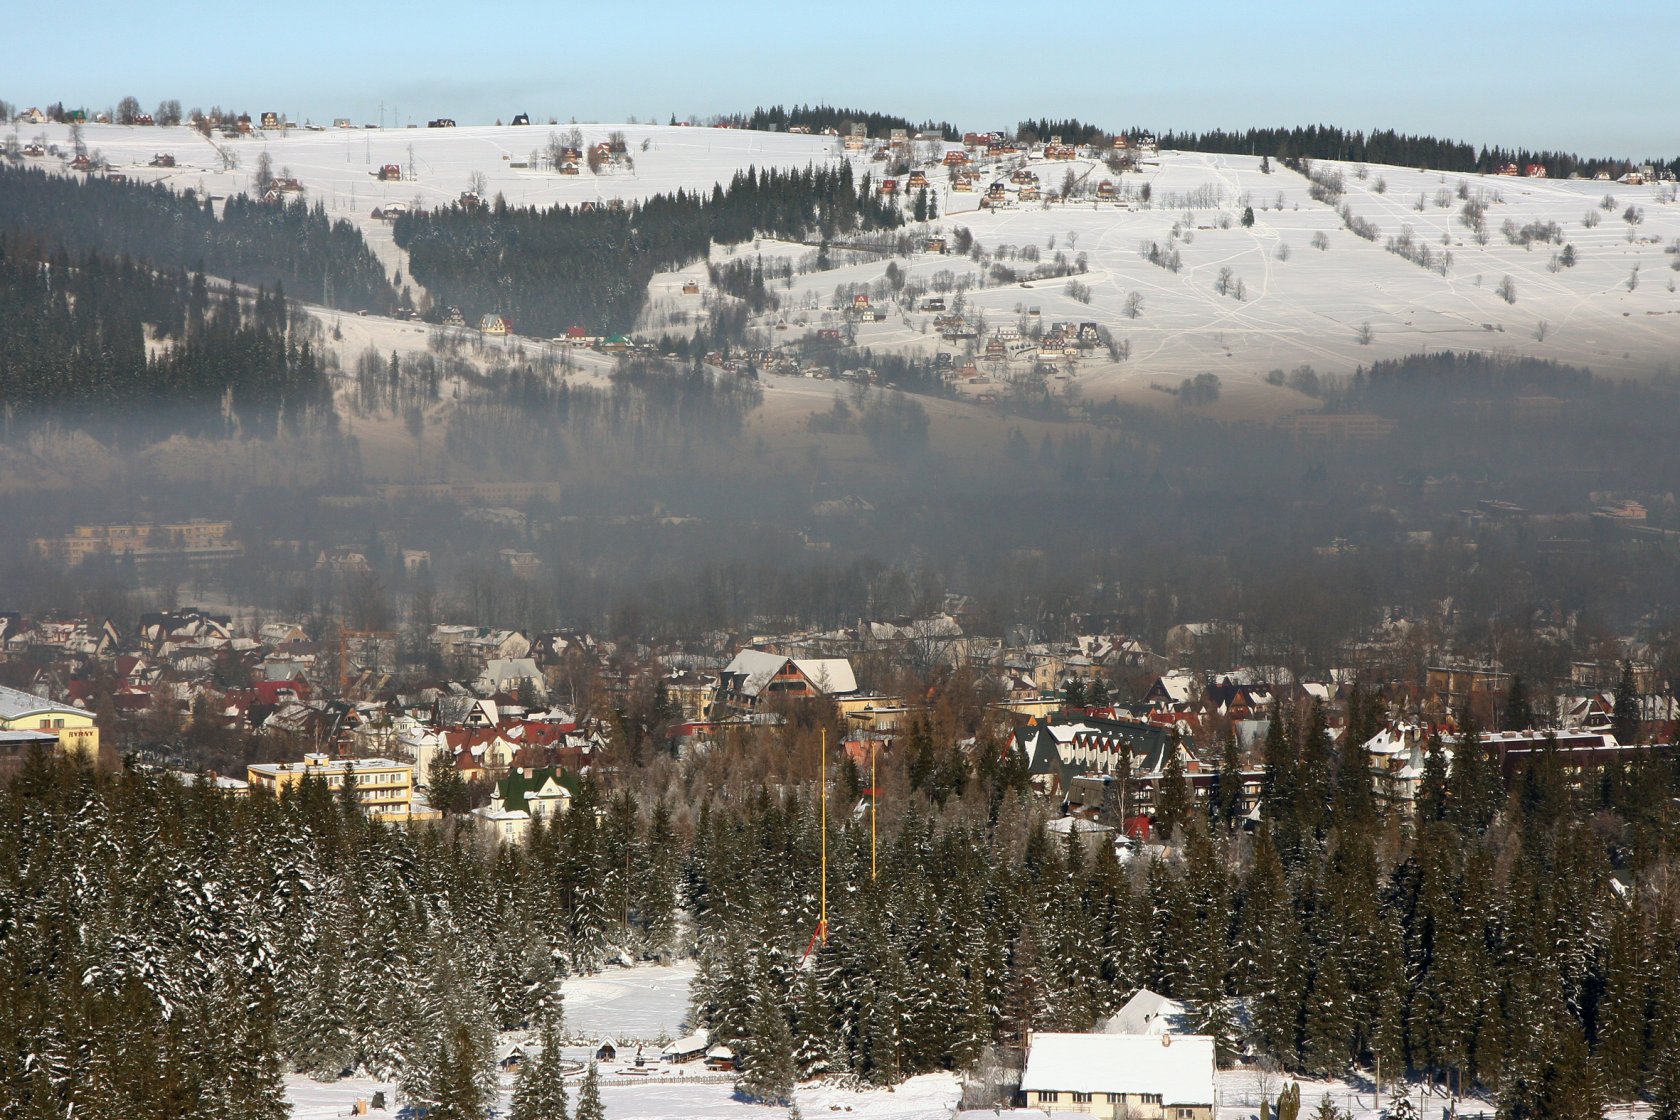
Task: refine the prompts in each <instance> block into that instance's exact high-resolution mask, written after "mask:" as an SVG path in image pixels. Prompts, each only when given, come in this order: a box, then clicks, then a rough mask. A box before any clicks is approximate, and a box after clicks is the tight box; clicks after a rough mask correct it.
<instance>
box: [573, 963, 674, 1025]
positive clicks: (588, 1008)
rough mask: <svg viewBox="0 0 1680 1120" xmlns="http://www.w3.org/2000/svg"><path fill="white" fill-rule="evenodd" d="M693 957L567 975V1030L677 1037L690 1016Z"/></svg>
mask: <svg viewBox="0 0 1680 1120" xmlns="http://www.w3.org/2000/svg"><path fill="white" fill-rule="evenodd" d="M693 978H694V962H693V961H677V962H676V963H674V964H669V965H643V966H641V967H638V968H626V969H609V970H608V971H606V972H598V973H596V974H595V975H593V976H579V977H575V978H573V979H571V980H567V981H566V983H565V985H564V987H563V988H562V989H561V994H562V995H564V996H565V1000H566V1032H567V1033H568V1034H570V1035H573V1036H574V1037H584V1038H597V1039H598V1038H609V1037H610V1038H619V1039H624V1038H636V1039H644V1040H650V1039H656V1038H659V1037H660V1036H661V1035H664V1036H665V1037H666V1038H668V1039H670V1038H678V1037H680V1036H681V1035H682V1034H683V1033H684V1030H683V1027H684V1021H685V1020H686V1018H687V1016H688V985H689V982H690V981H691V980H692V979H693Z"/></svg>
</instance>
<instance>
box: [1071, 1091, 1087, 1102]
mask: <svg viewBox="0 0 1680 1120" xmlns="http://www.w3.org/2000/svg"><path fill="white" fill-rule="evenodd" d="M1073 1103H1074V1104H1090V1103H1091V1094H1089V1093H1074V1094H1073Z"/></svg>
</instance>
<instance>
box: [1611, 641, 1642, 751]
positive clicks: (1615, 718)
mask: <svg viewBox="0 0 1680 1120" xmlns="http://www.w3.org/2000/svg"><path fill="white" fill-rule="evenodd" d="M1610 731H1611V733H1612V734H1614V735H1615V736H1616V742H1618V743H1621V744H1623V745H1631V744H1633V743H1637V742H1639V689H1638V686H1637V685H1636V683H1635V682H1634V679H1633V662H1631V661H1624V662H1622V676H1621V679H1620V680H1618V681H1617V682H1616V695H1615V704H1614V706H1613V707H1612V708H1611V712H1610Z"/></svg>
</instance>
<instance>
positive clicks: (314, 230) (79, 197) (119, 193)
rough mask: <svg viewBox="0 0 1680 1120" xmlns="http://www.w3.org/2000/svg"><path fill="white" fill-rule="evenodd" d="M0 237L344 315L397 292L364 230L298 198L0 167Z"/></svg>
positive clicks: (389, 300) (380, 304) (389, 305)
mask: <svg viewBox="0 0 1680 1120" xmlns="http://www.w3.org/2000/svg"><path fill="white" fill-rule="evenodd" d="M0 233H23V234H29V235H31V236H34V237H38V238H40V239H41V240H43V241H44V242H46V243H47V244H49V245H63V246H64V247H65V248H67V249H69V250H70V251H71V252H85V251H95V252H99V253H104V254H106V255H108V256H119V255H127V256H130V257H133V258H135V259H137V260H142V261H145V262H146V263H148V264H150V265H152V266H154V267H156V268H186V269H192V270H194V271H204V272H208V273H209V274H211V275H212V276H220V277H223V278H225V279H230V280H233V279H237V280H240V281H243V282H246V283H252V284H261V285H265V286H269V287H275V286H280V287H284V289H285V290H286V291H287V292H288V293H289V294H290V295H291V296H293V297H294V298H297V299H303V300H307V301H310V302H313V303H323V304H327V305H328V306H332V307H340V308H346V309H350V310H360V309H364V308H366V309H369V310H377V311H389V310H391V309H393V308H395V307H396V305H397V293H396V291H395V289H393V288H392V286H391V283H390V278H389V277H388V276H387V275H386V274H385V267H384V265H382V264H380V263H379V259H378V258H377V257H376V256H375V255H374V253H373V250H372V249H370V248H368V245H367V242H366V241H364V240H363V239H362V235H361V232H360V231H359V230H357V229H356V227H355V226H354V225H352V224H351V223H350V222H348V221H345V220H344V219H342V218H341V219H338V220H337V221H334V220H332V219H329V218H328V217H327V214H326V211H325V210H324V209H323V208H322V207H321V206H319V205H315V206H311V205H309V203H307V202H305V201H304V200H302V199H301V198H300V199H297V200H294V201H292V202H286V203H270V202H260V201H257V200H255V199H253V198H251V197H249V196H248V195H245V194H238V195H231V196H229V197H228V199H227V200H226V201H225V202H224V203H223V205H222V208H221V214H220V215H219V216H218V215H217V213H216V207H215V203H214V201H213V200H212V199H211V198H208V197H201V196H199V195H198V194H197V193H196V192H194V191H191V190H188V191H183V192H181V193H179V194H177V193H176V192H174V191H172V190H170V189H169V188H168V187H167V186H164V185H162V184H142V183H119V182H114V181H112V180H110V179H102V178H96V177H91V176H90V177H88V178H86V179H76V178H72V177H69V176H64V175H49V174H47V173H46V172H44V171H40V170H36V169H33V168H18V167H9V166H5V165H0Z"/></svg>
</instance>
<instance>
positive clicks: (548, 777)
mask: <svg viewBox="0 0 1680 1120" xmlns="http://www.w3.org/2000/svg"><path fill="white" fill-rule="evenodd" d="M576 787H577V776H576V775H575V774H567V773H564V772H563V771H561V770H559V769H557V768H556V767H552V766H548V767H543V768H541V769H534V770H533V769H526V768H523V767H522V768H520V769H517V770H513V771H511V772H509V774H508V776H507V777H505V778H503V779H502V780H501V781H499V782H497V783H496V788H495V789H494V790H493V791H492V792H491V794H490V804H488V805H486V806H484V807H483V808H480V809H475V810H474V811H473V818H474V819H475V820H476V821H477V823H478V824H479V826H480V827H481V828H483V829H485V831H486V832H487V833H488V834H489V835H491V836H493V837H494V838H495V839H497V840H505V841H507V842H508V843H510V844H520V843H523V842H524V841H525V838H526V836H527V835H528V834H529V833H530V830H531V822H532V821H542V822H544V823H545V824H546V823H550V822H552V821H554V820H555V819H557V818H559V817H560V816H562V815H564V814H565V812H566V811H567V810H568V809H570V808H571V805H572V798H573V796H574V795H575V791H576Z"/></svg>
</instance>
